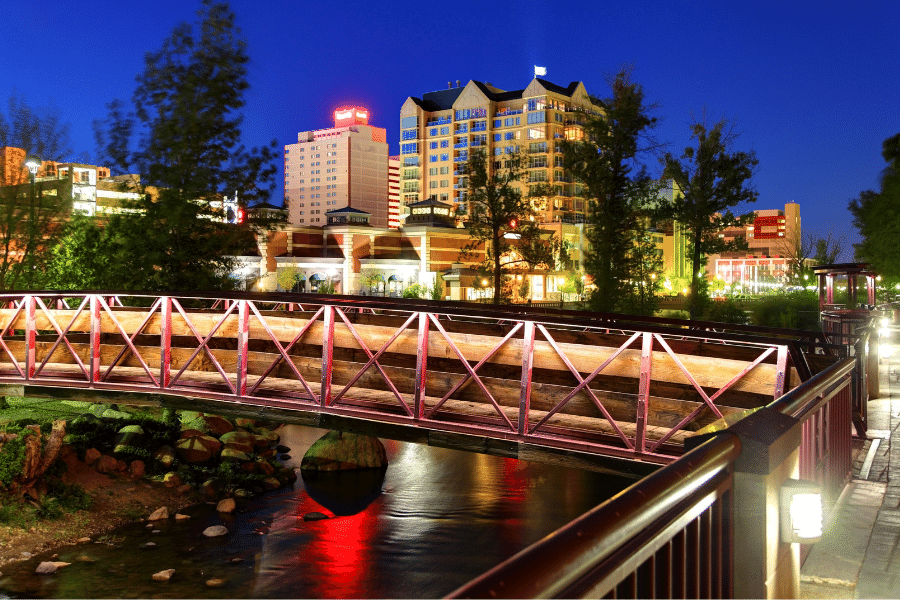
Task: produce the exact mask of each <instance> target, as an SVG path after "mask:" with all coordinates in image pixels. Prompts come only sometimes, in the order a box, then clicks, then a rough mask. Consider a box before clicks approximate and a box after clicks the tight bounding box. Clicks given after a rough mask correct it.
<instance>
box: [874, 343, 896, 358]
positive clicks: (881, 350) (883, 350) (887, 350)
mask: <svg viewBox="0 0 900 600" xmlns="http://www.w3.org/2000/svg"><path fill="white" fill-rule="evenodd" d="M893 354H894V345H893V344H878V355H879V356H881V357H882V358H890V357H891V355H893Z"/></svg>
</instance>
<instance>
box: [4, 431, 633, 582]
mask: <svg viewBox="0 0 900 600" xmlns="http://www.w3.org/2000/svg"><path fill="white" fill-rule="evenodd" d="M301 429H302V428H298V430H297V431H294V432H293V433H292V434H291V435H292V436H293V438H292V439H291V440H290V441H286V442H285V445H288V446H290V447H291V448H292V452H291V456H292V457H294V458H293V460H294V461H296V464H298V465H299V461H300V459H301V458H302V456H303V452H305V448H308V447H309V445H311V444H312V443H313V442H315V441H316V440H317V439H318V438H319V437H320V436H321V435H322V433H323V432H322V431H321V430H310V429H302V430H301ZM288 437H290V436H288ZM382 441H383V442H384V445H385V449H386V450H387V454H388V461H389V465H390V466H389V467H388V468H387V470H386V471H382V470H374V471H359V472H355V473H342V474H340V475H339V476H337V477H334V478H330V477H321V475H322V474H319V475H318V476H312V477H311V476H308V475H307V474H305V473H303V474H302V476H301V477H300V478H298V480H297V481H296V482H295V484H294V488H293V489H286V490H279V491H276V492H274V493H270V494H268V495H266V496H264V497H262V498H260V499H258V500H256V501H254V502H253V503H252V504H250V505H248V506H246V507H244V509H243V512H240V513H238V514H235V515H233V516H231V517H227V518H223V516H221V515H218V514H217V513H215V511H214V510H213V508H212V507H209V506H202V507H197V508H195V509H193V510H192V511H191V512H190V514H192V518H191V520H190V521H187V522H185V523H177V524H176V523H174V522H170V523H168V524H167V525H166V526H165V527H163V528H160V531H161V533H158V534H153V533H151V530H149V529H147V528H146V527H144V524H139V525H134V526H131V527H130V528H123V529H120V530H118V531H117V532H115V533H114V535H115V536H116V537H120V538H122V539H123V541H122V543H121V544H119V545H118V546H117V547H108V546H104V545H102V544H91V545H89V546H75V547H71V548H69V549H63V550H62V551H60V557H59V560H62V561H66V562H72V563H73V565H71V566H69V567H66V568H65V569H63V570H62V571H60V572H59V573H58V574H56V575H53V576H50V577H49V578H43V579H42V578H40V577H39V576H36V575H34V574H33V573H34V569H35V567H36V566H37V564H38V562H39V561H40V560H48V558H47V557H43V558H42V557H35V558H34V559H32V560H30V561H28V562H26V563H24V564H22V565H19V566H15V565H8V566H7V567H4V569H3V571H4V574H3V576H2V577H0V596H2V594H4V593H5V594H8V595H10V596H40V597H49V598H73V597H78V598H106V597H128V596H131V597H160V598H195V597H201V598H297V597H306V598H349V597H354V598H431V597H435V598H436V597H441V596H444V595H446V594H448V593H450V592H451V591H453V590H454V589H455V588H457V587H458V586H460V585H462V584H463V583H465V582H467V581H469V580H470V579H472V578H473V577H475V576H477V575H479V574H480V573H482V572H484V571H486V570H487V569H489V568H490V567H492V566H494V565H495V564H497V563H498V562H500V561H501V560H503V559H505V558H507V557H509V556H511V555H512V554H514V553H516V552H517V551H519V550H520V549H522V548H523V547H525V546H526V545H528V544H530V543H532V542H534V541H536V540H538V539H540V538H541V537H543V536H545V535H547V534H548V533H550V532H552V531H553V530H555V529H557V528H558V527H560V526H562V525H564V524H565V523H567V522H569V521H570V520H571V519H573V518H574V517H576V516H578V515H580V514H582V513H584V512H585V511H586V510H588V509H590V508H592V507H593V506H595V505H597V504H598V503H600V502H602V501H603V500H605V499H606V498H609V497H611V496H612V495H614V494H615V493H617V492H618V491H620V490H621V489H623V488H624V487H626V486H627V485H628V484H629V483H630V480H628V479H625V478H616V477H610V476H609V475H604V474H599V473H591V472H585V471H579V470H576V469H567V468H564V467H558V466H550V465H544V464H539V463H529V462H525V461H516V460H513V459H504V458H499V457H495V456H487V455H480V454H469V453H464V452H458V451H454V450H446V449H442V448H433V447H428V446H419V445H416V444H407V443H403V442H395V441H391V440H382ZM304 444H305V448H304V447H303V446H304ZM335 475H337V474H335ZM351 488H352V489H353V491H352V492H351V491H349V490H350V489H351ZM311 512H321V513H324V514H326V515H327V516H328V517H329V518H328V519H327V520H323V521H305V520H304V515H306V514H308V513H311ZM215 524H225V525H226V527H228V528H229V530H230V533H229V535H228V536H226V537H224V538H215V539H208V538H204V537H203V536H202V535H201V532H202V531H203V529H204V528H205V527H207V526H209V525H215ZM147 542H153V543H155V544H156V545H155V546H151V547H148V546H146V543H147ZM84 553H89V554H90V555H91V556H90V558H91V559H92V560H94V561H95V562H77V560H76V559H77V557H78V555H79V554H84ZM165 568H175V569H176V574H175V577H173V578H172V580H171V581H169V582H167V583H165V584H159V583H158V582H151V581H150V575H151V574H152V573H154V572H156V571H160V570H162V569H165ZM212 577H220V578H222V579H225V580H226V581H227V583H226V586H225V587H223V588H218V589H212V588H207V587H206V586H205V581H206V580H207V579H210V578H212Z"/></svg>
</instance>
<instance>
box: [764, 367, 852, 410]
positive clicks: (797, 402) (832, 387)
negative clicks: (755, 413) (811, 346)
mask: <svg viewBox="0 0 900 600" xmlns="http://www.w3.org/2000/svg"><path fill="white" fill-rule="evenodd" d="M855 369H856V359H855V358H845V359H843V360H842V361H840V362H838V363H835V364H833V365H831V366H829V367H828V368H827V369H825V370H824V371H822V372H821V373H818V374H817V375H814V376H813V377H812V378H811V379H809V380H808V381H806V382H804V384H803V385H801V386H798V387H796V388H794V389H793V390H791V391H789V392H788V393H786V394H785V395H783V396H782V397H781V398H779V399H777V400H775V401H773V402H772V403H770V404H769V406H768V408H772V409H774V410H777V411H778V412H780V413H782V414H784V415H788V416H789V417H794V418H796V419H801V420H802V418H803V417H804V416H805V415H807V414H810V413H812V412H814V411H815V410H817V409H818V408H819V407H820V406H821V405H822V404H824V403H826V402H828V400H829V399H830V398H831V396H832V395H833V393H834V392H835V391H837V388H839V387H841V386H842V385H843V383H844V380H845V379H846V378H847V377H850V376H851V375H853V371H854V370H855Z"/></svg>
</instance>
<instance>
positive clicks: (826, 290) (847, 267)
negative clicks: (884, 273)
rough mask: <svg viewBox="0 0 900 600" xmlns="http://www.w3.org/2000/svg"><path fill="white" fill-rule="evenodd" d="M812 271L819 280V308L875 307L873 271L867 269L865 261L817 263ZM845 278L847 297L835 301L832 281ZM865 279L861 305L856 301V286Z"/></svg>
mask: <svg viewBox="0 0 900 600" xmlns="http://www.w3.org/2000/svg"><path fill="white" fill-rule="evenodd" d="M813 272H814V273H815V274H816V277H817V279H818V280H819V310H820V311H823V310H835V309H836V310H841V309H849V310H854V309H863V310H870V309H872V308H874V307H875V277H876V275H875V273H874V272H873V271H871V270H869V265H868V264H867V263H843V264H839V265H819V266H816V267H813ZM844 277H845V278H846V281H847V298H846V302H835V297H834V289H835V288H834V281H835V278H839V279H840V278H844ZM862 278H865V281H866V302H864V303H863V304H864V305H865V306H862V305H860V304H859V303H858V294H857V291H858V287H859V282H860V279H862Z"/></svg>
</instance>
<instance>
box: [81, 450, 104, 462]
mask: <svg viewBox="0 0 900 600" xmlns="http://www.w3.org/2000/svg"><path fill="white" fill-rule="evenodd" d="M101 456H103V454H102V453H101V452H100V451H99V450H97V449H96V448H88V449H87V450H85V452H84V462H85V463H87V464H89V465H92V464H94V461H96V460H97V459H98V458H100V457H101Z"/></svg>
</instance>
